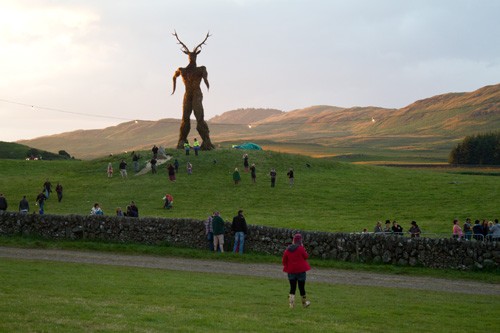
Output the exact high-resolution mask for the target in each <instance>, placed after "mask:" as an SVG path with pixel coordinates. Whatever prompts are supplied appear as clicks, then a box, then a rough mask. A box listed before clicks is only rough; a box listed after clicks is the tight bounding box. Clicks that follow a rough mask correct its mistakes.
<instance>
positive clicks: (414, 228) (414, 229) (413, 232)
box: [409, 221, 421, 238]
mask: <svg viewBox="0 0 500 333" xmlns="http://www.w3.org/2000/svg"><path fill="white" fill-rule="evenodd" d="M409 232H410V236H411V238H415V237H420V234H421V231H420V228H419V227H418V225H417V222H416V221H411V227H410V231H409Z"/></svg>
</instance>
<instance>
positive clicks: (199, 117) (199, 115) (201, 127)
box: [193, 93, 215, 150]
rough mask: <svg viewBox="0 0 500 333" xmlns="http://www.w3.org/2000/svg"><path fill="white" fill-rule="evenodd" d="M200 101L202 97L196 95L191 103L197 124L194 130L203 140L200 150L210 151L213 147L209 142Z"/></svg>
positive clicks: (208, 131) (208, 133)
mask: <svg viewBox="0 0 500 333" xmlns="http://www.w3.org/2000/svg"><path fill="white" fill-rule="evenodd" d="M202 100H203V95H202V94H201V93H200V95H198V96H197V97H196V98H195V99H194V101H193V111H194V116H195V117H196V123H197V125H196V130H197V131H198V133H200V137H201V139H202V140H203V142H202V143H201V146H200V148H201V149H202V150H211V149H214V148H215V147H214V145H213V144H212V141H210V130H209V129H208V125H207V122H206V121H205V119H204V111H203V104H202Z"/></svg>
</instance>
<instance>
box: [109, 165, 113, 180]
mask: <svg viewBox="0 0 500 333" xmlns="http://www.w3.org/2000/svg"><path fill="white" fill-rule="evenodd" d="M111 177H113V164H112V163H111V162H109V163H108V178H111Z"/></svg>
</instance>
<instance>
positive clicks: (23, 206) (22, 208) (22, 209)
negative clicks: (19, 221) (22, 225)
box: [19, 195, 30, 214]
mask: <svg viewBox="0 0 500 333" xmlns="http://www.w3.org/2000/svg"><path fill="white" fill-rule="evenodd" d="M29 211H30V204H29V202H28V200H27V199H26V196H25V195H23V198H22V199H21V201H19V213H21V214H28V212H29Z"/></svg>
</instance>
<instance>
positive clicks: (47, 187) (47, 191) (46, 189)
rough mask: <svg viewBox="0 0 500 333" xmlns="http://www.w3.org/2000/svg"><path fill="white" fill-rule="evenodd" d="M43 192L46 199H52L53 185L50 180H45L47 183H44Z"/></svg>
mask: <svg viewBox="0 0 500 333" xmlns="http://www.w3.org/2000/svg"><path fill="white" fill-rule="evenodd" d="M43 191H44V192H45V198H46V199H48V198H49V197H50V193H52V184H51V183H50V181H49V179H48V178H47V179H46V180H45V183H43Z"/></svg>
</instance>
